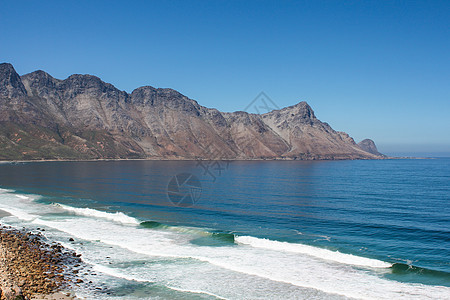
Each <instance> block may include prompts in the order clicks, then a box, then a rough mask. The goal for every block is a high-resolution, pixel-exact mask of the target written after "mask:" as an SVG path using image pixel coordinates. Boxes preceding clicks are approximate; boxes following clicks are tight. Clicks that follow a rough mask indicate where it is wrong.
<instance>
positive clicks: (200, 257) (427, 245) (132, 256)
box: [0, 158, 450, 299]
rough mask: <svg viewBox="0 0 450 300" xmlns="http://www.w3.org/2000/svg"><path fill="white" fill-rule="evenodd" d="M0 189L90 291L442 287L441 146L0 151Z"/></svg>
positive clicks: (190, 293) (8, 206) (94, 295)
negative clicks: (70, 253) (423, 155)
mask: <svg viewBox="0 0 450 300" xmlns="http://www.w3.org/2000/svg"><path fill="white" fill-rule="evenodd" d="M0 188H1V189H0V210H3V211H6V212H8V213H9V214H10V215H7V216H3V217H0V223H1V224H3V225H11V226H15V227H23V226H24V227H26V228H29V229H32V230H36V231H38V228H39V230H42V229H45V231H42V233H43V234H44V235H45V237H46V238H47V239H48V240H49V241H58V242H60V243H62V244H63V245H64V246H65V247H67V248H70V249H73V250H75V251H77V252H78V253H81V254H82V256H81V257H82V259H83V261H84V262H85V263H86V264H87V265H88V266H89V267H90V269H89V271H87V272H85V273H83V274H80V276H81V277H82V278H83V281H84V282H85V284H84V285H82V286H81V287H79V288H75V292H76V293H77V295H78V296H80V297H85V298H87V299H349V298H353V299H399V298H402V299H450V159H448V158H439V159H398V160H396V159H395V160H361V161H232V162H228V161H216V162H207V161H201V162H197V161H95V162H94V161H92V162H30V163H2V164H0ZM70 238H72V239H73V241H69V239H70ZM89 282H92V283H89ZM97 288H98V289H97Z"/></svg>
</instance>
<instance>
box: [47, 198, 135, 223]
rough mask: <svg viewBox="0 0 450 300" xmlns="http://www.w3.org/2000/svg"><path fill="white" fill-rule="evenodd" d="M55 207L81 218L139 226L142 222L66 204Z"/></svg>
mask: <svg viewBox="0 0 450 300" xmlns="http://www.w3.org/2000/svg"><path fill="white" fill-rule="evenodd" d="M55 206H57V207H59V208H62V209H64V210H66V211H69V212H71V213H74V214H76V215H79V216H85V217H94V218H102V219H106V220H110V221H114V222H119V223H122V224H134V225H139V224H140V222H139V221H138V220H137V219H135V218H133V217H130V216H127V215H126V214H124V213H122V212H115V213H109V212H105V211H100V210H96V209H92V208H79V207H72V206H68V205H64V204H59V203H55Z"/></svg>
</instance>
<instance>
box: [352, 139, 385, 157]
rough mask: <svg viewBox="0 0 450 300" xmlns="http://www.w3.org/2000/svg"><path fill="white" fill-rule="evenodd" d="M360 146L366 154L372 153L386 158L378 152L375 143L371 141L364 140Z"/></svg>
mask: <svg viewBox="0 0 450 300" xmlns="http://www.w3.org/2000/svg"><path fill="white" fill-rule="evenodd" d="M358 146H359V148H361V149H363V150H364V151H366V152H369V153H372V154H375V155H379V156H384V155H383V154H381V153H380V152H378V149H377V146H376V145H375V142H374V141H373V140H371V139H365V140H362V141H361V142H359V143H358Z"/></svg>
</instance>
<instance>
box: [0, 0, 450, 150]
mask: <svg viewBox="0 0 450 300" xmlns="http://www.w3.org/2000/svg"><path fill="white" fill-rule="evenodd" d="M0 37H1V39H0V41H1V42H0V61H1V62H10V63H12V64H13V65H14V66H15V68H16V70H17V72H18V73H19V74H25V73H28V72H31V71H34V70H36V69H42V70H45V71H47V72H48V73H50V74H51V75H53V76H54V77H56V78H60V79H64V78H66V77H67V76H69V75H70V74H73V73H81V74H93V75H96V76H99V77H101V78H102V79H103V80H104V81H106V82H110V83H112V84H114V85H115V86H116V87H118V88H119V89H122V90H126V91H128V92H131V91H132V90H133V89H134V88H137V87H139V86H142V85H152V86H155V87H171V88H174V89H176V90H178V91H180V92H182V93H183V94H185V95H187V96H189V97H190V98H193V99H195V100H197V101H198V102H199V103H200V104H202V105H204V106H207V107H215V108H218V109H220V110H223V111H235V110H242V109H244V108H245V107H246V105H247V104H248V103H249V102H251V101H252V100H253V99H254V97H255V96H256V95H257V94H258V93H259V92H261V91H264V92H266V93H267V95H269V96H270V97H271V98H272V100H273V101H274V102H275V103H276V104H277V105H278V106H279V107H284V106H288V105H293V104H296V103H297V102H299V101H302V100H305V101H307V102H308V103H309V104H310V105H311V106H312V107H313V109H314V110H315V112H316V115H317V116H318V117H319V118H320V119H321V120H322V121H326V122H328V123H329V124H330V125H331V126H332V127H333V128H334V129H336V130H342V131H346V132H348V133H349V134H350V135H351V136H352V137H354V138H355V140H356V141H359V140H361V139H364V138H367V137H369V138H372V139H374V140H375V142H376V143H377V144H378V146H379V148H380V150H381V151H384V152H387V153H394V152H396V153H410V154H415V153H422V152H427V153H435V154H438V153H440V154H441V155H442V154H444V155H445V154H447V155H448V156H450V1H413V0H411V1H380V0H377V1H295V2H294V1H292V2H291V1H206V0H205V1H157V2H156V1H154V2H150V1H142V2H139V1H115V2H114V1H2V2H0Z"/></svg>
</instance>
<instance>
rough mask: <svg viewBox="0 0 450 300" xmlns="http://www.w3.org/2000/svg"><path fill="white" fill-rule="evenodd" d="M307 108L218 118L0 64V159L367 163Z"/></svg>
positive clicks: (173, 102)
mask: <svg viewBox="0 0 450 300" xmlns="http://www.w3.org/2000/svg"><path fill="white" fill-rule="evenodd" d="M380 157H381V156H380V155H379V154H376V153H369V152H368V151H367V149H366V150H365V149H364V148H361V147H360V146H358V145H356V144H355V142H354V141H353V139H352V138H350V137H349V136H348V135H347V134H346V133H343V132H336V131H334V130H333V129H332V128H331V127H330V126H329V125H328V124H326V123H323V122H321V121H319V120H318V119H317V118H316V117H315V115H314V112H313V110H312V109H311V107H310V106H309V105H308V104H307V103H306V102H300V103H298V104H297V105H294V106H290V107H286V108H283V109H281V110H274V111H271V112H269V113H266V114H262V115H259V114H249V113H246V112H234V113H222V112H220V111H218V110H216V109H210V108H206V107H203V106H201V105H199V104H198V103H197V102H196V101H194V100H191V99H189V98H187V97H186V96H184V95H182V94H180V93H178V92H177V91H175V90H172V89H157V88H153V87H150V86H145V87H140V88H138V89H136V90H134V91H133V92H132V93H131V94H128V93H126V92H124V91H120V90H118V89H116V88H115V87H114V86H113V85H111V84H108V83H105V82H103V81H102V80H100V79H99V78H98V77H95V76H91V75H72V76H70V77H69V78H67V79H65V80H59V79H55V78H53V77H52V76H50V75H49V74H47V73H45V72H43V71H36V72H33V73H30V74H26V75H24V76H19V75H18V74H17V73H16V71H15V70H14V68H13V66H12V65H10V64H0V159H96V158H162V159H370V158H380Z"/></svg>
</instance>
